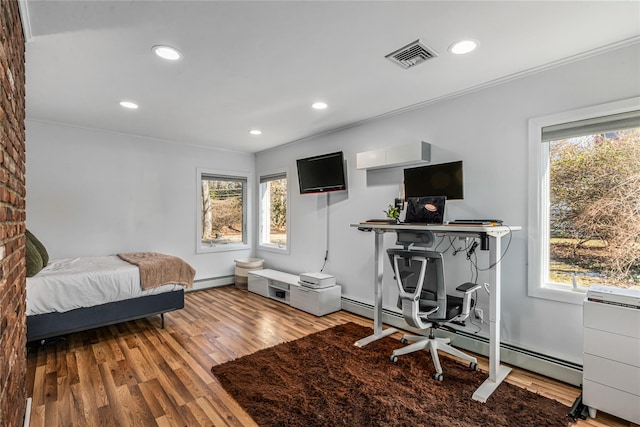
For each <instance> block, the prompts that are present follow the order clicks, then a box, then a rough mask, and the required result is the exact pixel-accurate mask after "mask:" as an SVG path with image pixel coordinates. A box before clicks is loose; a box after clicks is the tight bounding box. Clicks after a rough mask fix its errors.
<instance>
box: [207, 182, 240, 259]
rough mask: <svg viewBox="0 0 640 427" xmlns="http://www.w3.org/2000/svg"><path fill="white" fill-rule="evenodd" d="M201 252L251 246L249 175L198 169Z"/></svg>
mask: <svg viewBox="0 0 640 427" xmlns="http://www.w3.org/2000/svg"><path fill="white" fill-rule="evenodd" d="M198 177H199V179H198V185H199V202H200V207H199V209H198V211H199V217H198V240H199V242H200V243H199V245H198V252H209V251H219V250H235V249H248V244H247V242H248V241H249V239H248V236H247V200H249V198H248V195H247V188H248V176H246V175H239V174H233V175H231V174H222V173H212V172H204V171H200V170H199V171H198Z"/></svg>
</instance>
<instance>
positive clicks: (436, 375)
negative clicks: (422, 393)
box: [433, 372, 444, 381]
mask: <svg viewBox="0 0 640 427" xmlns="http://www.w3.org/2000/svg"><path fill="white" fill-rule="evenodd" d="M433 379H434V380H436V381H442V380H443V379H444V376H443V375H442V374H441V373H438V372H436V373H435V374H433Z"/></svg>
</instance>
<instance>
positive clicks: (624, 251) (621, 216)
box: [549, 129, 640, 280]
mask: <svg viewBox="0 0 640 427" xmlns="http://www.w3.org/2000/svg"><path fill="white" fill-rule="evenodd" d="M550 147H551V148H550V174H549V179H550V193H551V207H550V208H551V210H550V225H551V234H552V237H566V238H570V239H573V240H574V241H575V247H574V251H573V252H574V258H575V260H574V261H575V263H576V264H580V262H581V261H582V260H581V259H580V258H581V257H580V256H579V255H578V251H577V249H578V248H580V247H582V245H583V244H584V243H585V242H587V241H589V240H594V239H600V240H603V241H604V242H605V243H606V248H607V250H606V253H605V254H604V256H603V261H602V263H601V267H602V272H603V273H604V274H605V275H608V276H612V277H617V278H618V279H620V280H633V275H632V272H633V271H634V270H638V269H640V262H639V260H638V256H637V253H638V251H639V250H640V129H633V130H627V131H620V132H615V133H608V134H605V135H591V136H588V137H583V138H571V139H566V140H559V141H553V142H552V143H551V146H550ZM582 258H584V257H582Z"/></svg>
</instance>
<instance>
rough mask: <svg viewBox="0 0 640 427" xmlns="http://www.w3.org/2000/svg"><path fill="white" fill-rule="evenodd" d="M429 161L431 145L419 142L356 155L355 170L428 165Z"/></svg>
mask: <svg viewBox="0 0 640 427" xmlns="http://www.w3.org/2000/svg"><path fill="white" fill-rule="evenodd" d="M430 161H431V144H429V143H428V142H424V141H421V142H412V143H410V144H403V145H394V146H392V147H386V148H380V149H377V150H371V151H364V152H362V153H358V154H357V155H356V168H357V169H382V168H392V167H397V166H408V165H415V164H420V163H429V162H430Z"/></svg>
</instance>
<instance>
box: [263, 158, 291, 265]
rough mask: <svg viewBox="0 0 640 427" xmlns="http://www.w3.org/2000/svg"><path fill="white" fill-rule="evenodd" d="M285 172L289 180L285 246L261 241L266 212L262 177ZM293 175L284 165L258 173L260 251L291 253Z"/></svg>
mask: <svg viewBox="0 0 640 427" xmlns="http://www.w3.org/2000/svg"><path fill="white" fill-rule="evenodd" d="M282 174H284V176H285V178H286V180H287V218H286V222H287V233H286V234H287V236H286V245H285V247H284V248H282V247H279V246H277V245H274V244H269V243H261V239H262V233H263V230H262V225H263V221H262V215H263V212H264V204H265V203H266V201H264V200H262V196H263V194H262V182H260V181H261V177H263V176H271V175H282ZM290 182H291V176H290V173H289V168H287V167H284V168H280V169H275V170H272V171H268V172H263V173H260V174H259V175H258V179H257V184H258V191H257V195H258V223H257V230H258V232H257V233H256V235H257V239H256V240H257V241H256V246H257V248H258V250H259V251H267V252H274V253H279V254H286V255H288V254H290V253H291V231H290V230H291V226H290V224H291V216H290V215H291V207H290V204H291V184H290Z"/></svg>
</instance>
